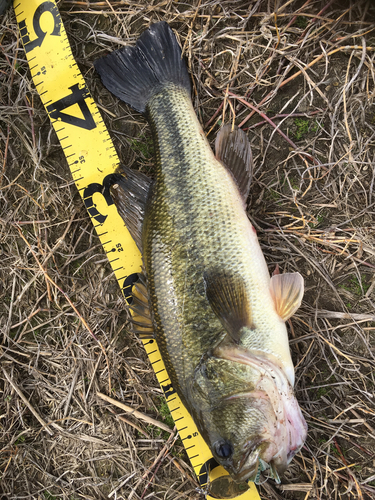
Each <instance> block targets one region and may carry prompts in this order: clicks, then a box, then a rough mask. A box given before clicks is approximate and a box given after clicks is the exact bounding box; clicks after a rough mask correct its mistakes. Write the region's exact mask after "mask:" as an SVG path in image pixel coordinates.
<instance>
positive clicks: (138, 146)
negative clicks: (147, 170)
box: [130, 134, 154, 160]
mask: <svg viewBox="0 0 375 500" xmlns="http://www.w3.org/2000/svg"><path fill="white" fill-rule="evenodd" d="M130 146H131V148H132V150H133V151H134V153H136V154H137V155H138V156H142V157H143V159H144V160H150V159H151V158H152V157H153V155H154V145H153V142H152V139H151V137H149V136H146V135H144V134H142V135H140V136H139V137H137V139H132V140H131V141H130Z"/></svg>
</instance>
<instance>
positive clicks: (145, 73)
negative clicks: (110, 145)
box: [94, 21, 307, 484]
mask: <svg viewBox="0 0 375 500" xmlns="http://www.w3.org/2000/svg"><path fill="white" fill-rule="evenodd" d="M181 52H182V51H181V48H180V46H179V44H178V41H177V38H176V36H175V35H174V33H173V31H172V29H171V28H170V27H169V25H168V24H167V23H166V22H164V21H162V22H159V23H155V24H152V25H151V26H150V27H149V28H148V29H146V30H145V31H144V32H143V33H142V34H141V36H140V37H139V38H138V40H137V42H136V44H135V46H125V47H123V48H121V49H119V50H116V51H114V52H112V53H110V54H109V55H106V56H105V57H103V58H101V59H98V60H97V61H95V62H94V66H95V69H96V71H97V72H98V73H99V76H100V78H101V80H102V83H103V84H104V86H105V87H106V88H107V89H108V90H109V91H110V92H111V93H112V94H113V95H114V96H116V97H117V98H118V99H120V100H121V101H123V102H125V103H127V104H128V105H130V106H131V107H132V108H134V109H135V110H136V111H138V112H140V113H142V114H143V115H144V116H145V117H146V119H147V120H148V122H149V125H150V128H151V132H152V137H153V143H154V150H155V178H154V179H150V178H149V177H148V176H146V175H145V174H143V173H141V172H136V171H133V170H131V169H130V168H129V167H127V166H120V167H119V169H118V170H117V172H116V174H115V178H114V180H113V183H112V185H111V187H110V192H111V196H112V198H113V200H114V203H115V204H116V207H117V209H118V212H119V213H120V215H121V217H122V218H123V220H124V222H125V225H126V227H127V228H128V230H129V231H130V234H131V235H132V237H133V239H134V241H135V242H136V244H137V246H138V248H139V249H140V251H141V253H142V260H143V271H142V273H140V279H139V282H137V283H135V285H134V287H133V295H132V304H131V306H130V307H131V308H132V309H133V314H134V318H135V319H134V328H135V331H137V332H138V333H139V334H140V335H143V336H144V338H147V336H150V337H153V338H155V339H156V341H157V344H158V347H159V349H160V352H161V355H162V358H163V361H164V364H165V366H166V369H167V372H168V375H169V377H170V379H171V382H172V386H173V388H174V389H175V390H176V391H177V393H178V395H179V396H180V398H181V400H182V402H183V404H184V405H185V407H186V408H187V410H188V411H189V412H190V414H191V416H192V418H193V420H194V422H195V424H196V426H197V428H198V430H199V432H200V433H201V435H202V437H203V438H204V440H205V441H206V443H207V445H208V446H209V448H210V450H211V452H212V454H213V457H214V458H215V459H216V461H217V462H218V463H219V464H220V465H222V466H223V467H224V469H225V470H226V471H228V473H229V474H230V476H231V478H232V479H233V481H234V482H236V483H239V484H241V483H244V482H247V481H256V482H257V481H259V475H260V472H261V471H263V470H266V469H268V474H269V476H271V477H273V478H274V479H275V480H276V481H280V479H279V478H280V475H281V474H282V473H284V471H285V470H286V469H287V467H288V464H289V463H290V462H291V460H292V458H293V457H294V455H295V454H296V453H297V452H298V451H299V450H300V449H301V447H302V446H303V444H304V441H305V439H306V435H307V425H306V422H305V419H304V417H303V415H302V412H301V409H300V407H299V405H298V402H297V400H296V397H295V395H294V389H293V387H294V381H295V375H294V366H293V362H292V359H291V354H290V349H289V343H288V334H287V329H286V325H285V322H286V321H287V320H288V319H289V318H290V317H291V316H292V315H293V314H294V313H295V312H296V310H297V309H298V307H299V306H300V304H301V301H302V297H303V289H304V283H303V277H302V276H301V274H300V273H285V274H275V275H273V276H272V277H271V276H270V273H269V271H268V267H267V264H266V261H265V258H264V255H263V252H262V250H261V247H260V244H259V241H258V237H257V234H256V230H255V228H254V227H253V225H252V224H251V222H250V220H249V218H248V216H247V213H246V200H247V198H248V195H249V191H250V186H251V178H252V171H253V161H252V153H251V147H250V142H249V139H248V137H247V135H246V133H245V132H244V131H243V130H241V129H240V128H237V127H235V126H232V125H228V124H227V125H224V126H223V127H222V128H221V129H220V131H219V133H218V135H217V138H216V143H215V154H214V153H213V151H212V149H211V147H210V145H209V143H208V141H207V138H206V136H205V133H204V132H203V130H202V127H201V125H200V123H199V121H198V118H197V116H196V113H195V111H194V108H193V104H192V100H191V82H190V77H189V73H188V70H187V66H186V63H185V61H184V59H183V58H182V56H181Z"/></svg>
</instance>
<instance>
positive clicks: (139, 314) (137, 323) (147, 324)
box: [129, 273, 154, 339]
mask: <svg viewBox="0 0 375 500" xmlns="http://www.w3.org/2000/svg"><path fill="white" fill-rule="evenodd" d="M138 276H139V278H138V281H136V282H135V283H134V285H133V288H132V298H133V300H132V303H131V304H130V305H129V309H130V311H131V320H130V321H131V324H132V329H133V331H134V333H136V334H137V335H138V336H139V337H140V338H141V339H147V338H153V337H154V325H153V321H152V315H151V311H150V303H149V298H148V289H147V280H146V276H145V275H144V274H142V273H139V274H138Z"/></svg>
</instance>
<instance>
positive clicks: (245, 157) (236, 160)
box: [215, 125, 253, 203]
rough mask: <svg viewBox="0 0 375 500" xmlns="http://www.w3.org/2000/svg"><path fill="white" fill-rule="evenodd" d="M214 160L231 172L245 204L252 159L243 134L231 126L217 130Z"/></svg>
mask: <svg viewBox="0 0 375 500" xmlns="http://www.w3.org/2000/svg"><path fill="white" fill-rule="evenodd" d="M215 152H216V158H217V159H218V160H219V161H221V162H222V163H223V164H224V165H225V167H226V168H227V169H228V170H229V171H230V172H231V174H232V175H233V177H234V178H235V181H236V183H237V186H238V188H239V190H240V193H241V196H242V199H243V200H244V202H245V203H246V200H247V197H248V195H249V191H250V184H251V178H252V175H253V157H252V154H251V147H250V143H249V139H248V138H247V135H246V134H245V132H244V131H243V130H242V129H240V128H238V127H236V126H235V127H234V128H233V129H232V126H231V125H224V127H222V128H221V129H220V130H219V133H218V134H217V137H216V142H215Z"/></svg>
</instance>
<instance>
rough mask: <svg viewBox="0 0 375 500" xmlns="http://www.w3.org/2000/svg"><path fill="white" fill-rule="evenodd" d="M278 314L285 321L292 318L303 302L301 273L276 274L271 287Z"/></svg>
mask: <svg viewBox="0 0 375 500" xmlns="http://www.w3.org/2000/svg"><path fill="white" fill-rule="evenodd" d="M270 291H271V295H272V298H273V301H274V304H275V309H276V312H277V314H278V315H279V316H280V318H281V319H282V320H283V321H286V320H287V319H289V318H291V317H292V316H293V314H294V313H295V312H296V311H297V309H298V308H299V306H300V305H301V302H302V297H303V292H304V284H303V278H302V276H301V275H300V273H285V274H274V275H273V276H272V278H271V285H270Z"/></svg>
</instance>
